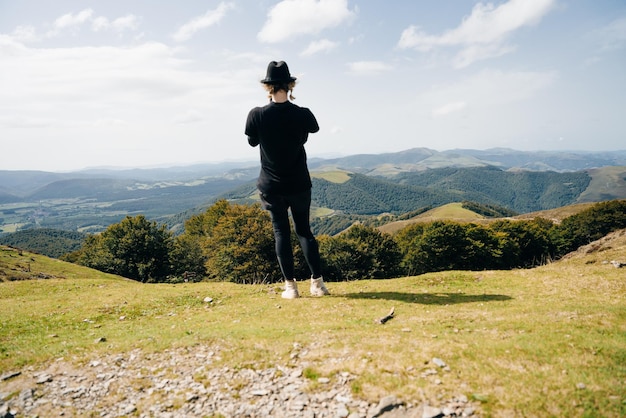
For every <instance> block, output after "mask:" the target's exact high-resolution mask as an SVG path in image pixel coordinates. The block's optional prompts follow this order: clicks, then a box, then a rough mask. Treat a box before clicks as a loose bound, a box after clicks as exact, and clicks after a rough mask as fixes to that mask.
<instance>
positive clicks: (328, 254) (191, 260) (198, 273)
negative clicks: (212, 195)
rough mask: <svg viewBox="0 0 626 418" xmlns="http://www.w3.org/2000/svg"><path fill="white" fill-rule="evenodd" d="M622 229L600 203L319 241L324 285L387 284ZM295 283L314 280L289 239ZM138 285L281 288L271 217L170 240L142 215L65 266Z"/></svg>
mask: <svg viewBox="0 0 626 418" xmlns="http://www.w3.org/2000/svg"><path fill="white" fill-rule="evenodd" d="M623 228H626V200H620V201H608V202H602V203H597V204H595V205H593V206H591V207H590V208H589V209H586V210H583V211H581V212H579V213H577V214H575V215H572V216H570V217H568V218H566V219H564V220H563V221H562V222H561V223H560V224H555V223H553V222H552V221H551V220H547V219H543V218H535V219H532V220H517V221H514V220H506V219H501V220H497V221H495V222H492V223H489V224H486V225H478V224H474V223H459V222H452V221H434V222H430V223H414V224H410V225H408V226H406V227H404V228H403V229H401V230H400V231H398V232H397V233H395V234H393V235H391V234H387V233H382V232H381V231H379V230H377V229H376V228H373V227H370V226H366V225H362V224H356V225H353V226H352V227H350V228H349V229H347V230H346V231H344V232H343V233H341V234H338V235H336V236H332V237H331V236H329V235H321V236H319V237H318V240H319V246H320V253H321V256H322V259H323V261H324V271H325V273H324V277H325V279H326V280H329V281H332V280H335V281H336V280H358V279H371V278H374V279H387V278H393V277H398V276H404V275H417V274H423V273H427V272H434V271H447V270H485V269H512V268H527V267H533V266H536V265H540V264H543V263H545V262H547V261H550V260H554V259H558V258H560V257H562V256H563V255H565V254H567V253H568V252H571V251H573V250H575V249H577V248H579V247H580V246H581V245H584V244H587V243H589V242H591V241H594V240H596V239H599V238H601V237H603V236H605V235H606V234H608V233H609V232H612V231H615V230H618V229H623ZM292 238H293V239H292V241H293V242H292V243H293V246H294V249H295V256H296V260H297V272H298V278H300V279H303V278H306V277H307V275H308V272H307V270H306V268H305V263H304V260H303V257H302V254H301V252H300V250H299V246H298V245H297V239H296V237H295V236H293V237H292ZM63 258H64V259H65V260H67V261H71V262H76V263H79V264H83V265H86V266H89V267H93V268H96V269H98V270H102V271H106V272H110V273H115V274H120V275H124V276H125V277H128V278H131V279H134V280H139V281H142V282H177V281H183V280H223V281H232V282H236V283H263V282H274V281H280V280H281V274H280V271H279V268H278V263H277V262H276V257H275V254H274V240H273V231H272V226H271V222H270V219H269V215H268V214H267V212H266V211H264V210H262V209H261V208H260V206H259V205H258V204H253V205H241V204H233V203H229V202H228V201H226V200H220V201H218V202H216V203H215V204H214V205H212V206H211V207H209V208H208V209H207V210H206V212H204V213H201V214H198V215H194V216H192V217H191V218H190V219H188V220H187V222H186V223H185V231H184V232H183V233H182V234H180V235H178V236H174V235H173V234H172V233H171V232H170V231H168V230H167V229H166V227H165V226H164V225H158V224H157V223H156V222H150V221H148V220H147V219H146V218H145V217H143V216H142V215H139V216H136V217H130V216H129V217H127V218H126V219H124V220H123V221H122V222H120V223H119V224H115V225H111V226H110V227H109V228H107V229H106V230H105V231H104V232H103V233H102V234H99V235H90V236H89V237H88V238H87V240H86V242H85V244H84V245H83V247H81V248H80V249H79V250H78V251H75V252H73V253H71V254H68V255H66V256H64V257H63Z"/></svg>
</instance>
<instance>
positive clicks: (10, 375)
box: [0, 372, 22, 381]
mask: <svg viewBox="0 0 626 418" xmlns="http://www.w3.org/2000/svg"><path fill="white" fill-rule="evenodd" d="M21 374H22V372H9V373H5V374H3V375H2V376H0V380H2V381H4V380H9V379H13V378H14V377H17V376H19V375H21Z"/></svg>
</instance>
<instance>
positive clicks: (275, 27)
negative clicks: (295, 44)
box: [257, 0, 356, 43]
mask: <svg viewBox="0 0 626 418" xmlns="http://www.w3.org/2000/svg"><path fill="white" fill-rule="evenodd" d="M354 16H356V11H355V10H350V9H348V1H347V0H283V1H281V2H280V3H278V4H276V5H275V6H274V7H272V9H270V11H269V12H268V14H267V20H266V22H265V24H264V25H263V28H262V29H261V31H260V32H259V33H258V34H257V38H258V39H259V41H261V42H268V43H273V42H282V41H286V40H289V39H291V38H293V37H296V36H298V35H316V34H318V33H320V32H321V31H322V30H324V29H327V28H332V27H336V26H339V25H340V24H342V23H344V22H348V21H350V20H351V19H352V18H354Z"/></svg>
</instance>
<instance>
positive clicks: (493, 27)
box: [398, 0, 556, 67]
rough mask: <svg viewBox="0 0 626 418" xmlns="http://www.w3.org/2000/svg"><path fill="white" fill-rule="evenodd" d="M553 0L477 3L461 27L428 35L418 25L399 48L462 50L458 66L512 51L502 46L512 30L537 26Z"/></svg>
mask: <svg viewBox="0 0 626 418" xmlns="http://www.w3.org/2000/svg"><path fill="white" fill-rule="evenodd" d="M555 4H556V0H509V1H508V2H506V3H504V4H501V5H499V6H497V7H496V6H494V5H493V4H492V3H487V4H484V3H478V4H477V5H476V6H474V8H473V9H472V12H471V14H470V15H469V16H468V17H466V18H464V19H463V21H462V22H461V24H460V25H459V26H458V27H456V28H454V29H451V30H448V31H446V32H444V33H443V34H441V35H429V34H427V33H425V32H424V31H422V30H421V29H420V28H419V27H418V26H410V27H408V28H407V29H405V30H404V31H403V32H402V35H401V36H400V40H399V42H398V47H399V48H402V49H408V48H413V49H416V50H418V51H422V52H426V51H430V50H433V49H435V48H438V47H462V48H464V49H463V50H461V52H460V53H459V55H458V56H457V57H456V58H455V63H456V65H457V66H461V67H462V66H467V65H469V64H471V63H472V62H474V61H476V60H480V59H486V58H491V57H495V56H499V55H502V54H505V53H508V52H511V51H512V50H513V48H511V47H509V46H506V45H503V43H504V42H505V40H506V39H507V37H508V36H509V35H510V34H511V33H512V32H514V31H516V30H518V29H520V28H522V27H525V26H531V25H535V24H537V23H538V22H539V21H540V20H541V19H542V18H543V16H545V15H546V14H547V13H548V12H550V11H551V10H552V8H553V7H554V6H555Z"/></svg>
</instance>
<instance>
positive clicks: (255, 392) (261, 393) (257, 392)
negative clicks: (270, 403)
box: [252, 389, 270, 396]
mask: <svg viewBox="0 0 626 418" xmlns="http://www.w3.org/2000/svg"><path fill="white" fill-rule="evenodd" d="M252 394H253V395H254V396H267V395H269V394H270V391H269V390H267V389H258V390H253V391H252Z"/></svg>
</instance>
